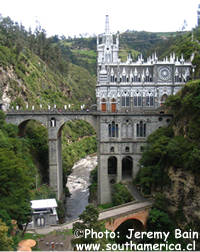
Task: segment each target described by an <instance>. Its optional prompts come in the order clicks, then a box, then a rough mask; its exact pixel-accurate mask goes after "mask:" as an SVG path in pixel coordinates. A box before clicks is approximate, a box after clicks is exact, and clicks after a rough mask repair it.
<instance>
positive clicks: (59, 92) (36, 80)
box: [0, 46, 96, 109]
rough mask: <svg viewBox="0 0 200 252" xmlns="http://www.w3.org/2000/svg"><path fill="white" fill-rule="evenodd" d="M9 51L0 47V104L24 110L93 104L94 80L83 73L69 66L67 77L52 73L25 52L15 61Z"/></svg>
mask: <svg viewBox="0 0 200 252" xmlns="http://www.w3.org/2000/svg"><path fill="white" fill-rule="evenodd" d="M10 51H11V49H8V48H6V47H3V46H0V57H1V53H4V62H1V60H2V59H0V100H1V102H2V103H4V104H6V105H8V104H9V105H10V106H16V105H19V106H20V107H23V108H25V107H26V105H27V104H29V107H30V106H31V105H35V107H36V108H37V106H38V108H39V105H40V104H43V106H44V107H45V108H46V109H47V105H51V106H53V105H54V104H57V107H61V108H63V105H65V104H68V103H71V104H75V105H77V106H79V107H80V104H82V103H85V104H92V103H94V97H95V85H96V79H95V77H93V76H92V75H91V74H90V73H89V72H88V71H87V70H86V69H84V68H83V67H80V66H76V65H74V64H71V63H69V65H68V73H67V74H65V75H62V74H60V73H59V72H58V71H53V70H52V69H50V68H49V67H48V65H47V64H46V63H45V62H44V61H42V60H41V59H40V58H39V57H38V56H36V55H35V54H33V53H30V51H28V50H25V51H24V52H21V53H20V55H19V56H18V57H17V56H16V55H15V54H14V53H13V52H12V59H13V58H15V59H16V60H13V61H12V62H10V61H9V53H10Z"/></svg>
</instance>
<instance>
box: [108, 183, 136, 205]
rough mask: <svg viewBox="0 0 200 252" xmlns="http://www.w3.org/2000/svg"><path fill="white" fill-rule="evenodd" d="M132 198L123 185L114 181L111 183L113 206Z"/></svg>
mask: <svg viewBox="0 0 200 252" xmlns="http://www.w3.org/2000/svg"><path fill="white" fill-rule="evenodd" d="M132 200H133V196H132V195H131V194H130V192H129V191H128V189H127V188H126V187H125V185H123V184H121V183H116V184H114V185H113V194H112V202H113V205H114V206H118V205H121V204H125V203H128V202H130V201H132Z"/></svg>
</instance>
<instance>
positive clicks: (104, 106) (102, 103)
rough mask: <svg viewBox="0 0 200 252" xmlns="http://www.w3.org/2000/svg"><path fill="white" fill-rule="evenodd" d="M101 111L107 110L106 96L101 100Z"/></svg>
mask: <svg viewBox="0 0 200 252" xmlns="http://www.w3.org/2000/svg"><path fill="white" fill-rule="evenodd" d="M101 111H102V112H106V99H105V98H103V99H102V100H101Z"/></svg>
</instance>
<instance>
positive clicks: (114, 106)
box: [111, 98, 117, 113]
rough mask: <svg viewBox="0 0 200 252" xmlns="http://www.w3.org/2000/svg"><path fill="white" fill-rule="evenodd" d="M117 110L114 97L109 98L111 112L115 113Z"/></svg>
mask: <svg viewBox="0 0 200 252" xmlns="http://www.w3.org/2000/svg"><path fill="white" fill-rule="evenodd" d="M116 110H117V102H116V99H114V98H113V99H112V100H111V112H113V113H115V112H116Z"/></svg>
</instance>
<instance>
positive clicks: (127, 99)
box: [122, 96, 130, 107]
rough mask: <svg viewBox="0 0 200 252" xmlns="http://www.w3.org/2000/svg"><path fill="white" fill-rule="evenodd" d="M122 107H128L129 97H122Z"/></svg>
mask: <svg viewBox="0 0 200 252" xmlns="http://www.w3.org/2000/svg"><path fill="white" fill-rule="evenodd" d="M122 107H130V97H129V96H122Z"/></svg>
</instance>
